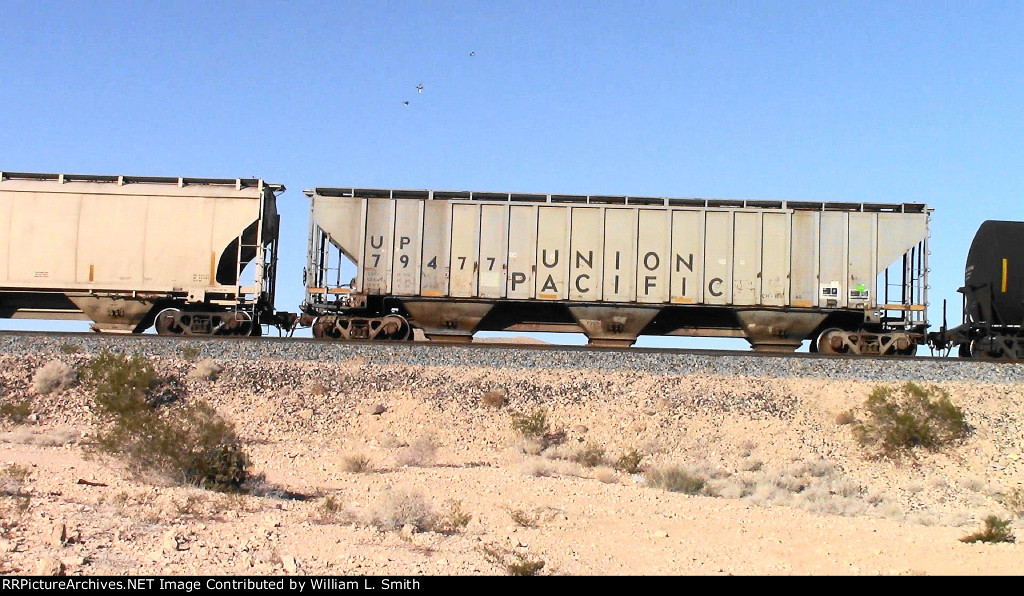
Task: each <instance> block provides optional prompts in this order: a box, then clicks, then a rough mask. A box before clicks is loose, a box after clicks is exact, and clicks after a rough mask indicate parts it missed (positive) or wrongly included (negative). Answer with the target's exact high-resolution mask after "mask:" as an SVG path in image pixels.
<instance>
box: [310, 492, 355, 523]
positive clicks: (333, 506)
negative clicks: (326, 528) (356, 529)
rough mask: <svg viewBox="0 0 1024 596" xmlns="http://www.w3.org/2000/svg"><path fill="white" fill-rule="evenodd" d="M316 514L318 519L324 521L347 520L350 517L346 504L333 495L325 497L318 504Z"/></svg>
mask: <svg viewBox="0 0 1024 596" xmlns="http://www.w3.org/2000/svg"><path fill="white" fill-rule="evenodd" d="M316 514H317V519H319V520H320V521H321V522H324V523H331V522H337V521H347V520H348V519H349V515H348V513H347V512H346V511H345V505H344V504H343V503H342V502H341V500H340V499H337V498H335V497H334V496H333V495H327V496H326V497H324V500H323V501H321V502H320V504H319V505H317V508H316Z"/></svg>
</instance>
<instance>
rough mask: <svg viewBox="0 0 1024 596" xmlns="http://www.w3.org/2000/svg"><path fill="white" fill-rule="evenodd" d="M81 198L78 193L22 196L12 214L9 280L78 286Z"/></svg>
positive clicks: (22, 283)
mask: <svg viewBox="0 0 1024 596" xmlns="http://www.w3.org/2000/svg"><path fill="white" fill-rule="evenodd" d="M81 203H82V198H81V196H80V195H77V194H50V193H44V192H30V193H24V194H21V193H19V196H18V197H17V200H16V202H15V204H14V209H13V213H12V214H11V237H10V238H11V239H10V246H11V247H16V249H17V250H15V251H12V252H11V253H10V258H11V264H10V278H9V281H10V282H12V283H14V284H18V285H20V286H22V287H29V288H32V287H35V288H49V287H65V286H67V285H69V284H72V285H73V284H74V283H75V257H74V255H75V247H76V245H77V243H78V214H79V209H80V207H81Z"/></svg>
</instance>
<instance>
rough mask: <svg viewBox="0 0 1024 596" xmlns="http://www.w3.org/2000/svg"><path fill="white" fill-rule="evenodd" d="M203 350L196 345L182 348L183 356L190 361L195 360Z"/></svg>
mask: <svg viewBox="0 0 1024 596" xmlns="http://www.w3.org/2000/svg"><path fill="white" fill-rule="evenodd" d="M202 353H203V351H202V350H200V349H199V348H197V347H195V346H185V347H183V348H182V349H181V357H182V358H184V359H185V360H188V361H189V362H193V361H195V360H196V359H197V358H199V355H200V354H202Z"/></svg>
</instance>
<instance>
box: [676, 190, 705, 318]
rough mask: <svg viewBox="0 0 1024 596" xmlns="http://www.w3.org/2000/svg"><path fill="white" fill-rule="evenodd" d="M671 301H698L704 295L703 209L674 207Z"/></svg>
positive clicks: (691, 302)
mask: <svg viewBox="0 0 1024 596" xmlns="http://www.w3.org/2000/svg"><path fill="white" fill-rule="evenodd" d="M670 259H671V260H670V264H669V269H670V271H671V277H672V292H671V297H670V301H671V302H673V303H675V304H697V303H700V302H701V301H702V300H703V297H704V212H703V211H689V210H685V211H684V210H681V209H676V210H673V211H672V252H671V253H670Z"/></svg>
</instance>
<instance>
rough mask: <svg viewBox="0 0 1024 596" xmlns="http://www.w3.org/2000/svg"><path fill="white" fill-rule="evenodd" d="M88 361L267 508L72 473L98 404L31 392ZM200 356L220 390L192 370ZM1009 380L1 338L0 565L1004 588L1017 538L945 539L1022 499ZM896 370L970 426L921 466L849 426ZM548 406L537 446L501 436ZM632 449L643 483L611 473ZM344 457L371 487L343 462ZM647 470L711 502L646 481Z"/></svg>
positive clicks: (349, 348) (893, 365)
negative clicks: (0, 516) (429, 517)
mask: <svg viewBox="0 0 1024 596" xmlns="http://www.w3.org/2000/svg"><path fill="white" fill-rule="evenodd" d="M104 348H106V349H110V350H120V351H126V352H136V353H141V354H144V355H146V356H147V357H149V358H150V359H151V360H152V361H153V362H154V364H155V365H156V368H157V370H158V371H159V372H160V373H161V375H162V376H163V377H164V379H165V383H166V387H165V389H166V390H168V391H171V392H173V393H174V394H175V395H177V396H179V398H180V399H183V400H185V401H190V400H203V401H206V402H208V403H210V404H211V405H213V406H214V407H216V408H217V410H218V411H219V412H220V413H221V414H222V415H223V416H225V417H226V418H228V419H230V420H231V421H233V422H234V424H235V425H236V428H237V429H238V432H239V435H240V437H241V438H242V440H243V441H244V442H245V446H246V450H247V451H248V452H249V454H250V456H251V458H252V461H253V468H254V471H256V472H259V473H262V474H264V475H265V476H266V480H265V485H264V490H263V492H262V493H261V494H263V495H264V496H257V495H245V496H235V497H230V496H222V495H217V494H213V493H209V492H205V491H198V490H196V489H191V488H185V487H170V486H164V485H162V484H160V483H155V482H154V481H153V479H149V478H133V477H131V476H130V475H129V474H127V473H126V471H125V470H124V469H123V468H122V467H121V465H120V464H119V463H118V462H116V461H111V460H109V459H103V458H100V459H96V458H91V459H89V458H84V457H83V455H84V452H83V448H82V446H83V445H84V444H85V443H87V442H88V438H89V436H90V433H92V432H93V428H94V424H95V418H94V416H93V412H92V407H91V399H92V398H91V396H90V395H89V393H88V392H87V391H86V390H85V389H84V388H83V387H81V386H80V385H78V386H71V387H66V388H61V389H57V390H54V391H52V392H50V393H45V394H40V393H38V392H35V391H33V378H34V376H35V375H36V374H37V373H38V371H39V370H40V368H42V367H43V366H44V365H46V364H47V363H50V362H53V361H55V360H57V361H61V362H64V363H66V364H67V365H69V366H70V367H72V368H74V367H77V366H80V365H82V364H84V363H86V362H87V361H88V359H89V358H90V357H91V356H92V355H95V354H97V353H99V352H100V350H102V349H104ZM209 360H212V361H215V362H216V363H217V364H218V365H219V366H220V367H222V371H221V372H220V374H219V375H218V376H216V378H205V377H203V376H197V375H196V374H195V373H196V371H197V370H198V369H199V368H200V367H201V366H202V365H203V364H202V363H203V362H204V361H209ZM1022 379H1024V368H1022V365H1020V364H996V363H978V362H959V361H945V360H938V359H936V360H924V359H910V360H864V361H854V360H840V359H827V360H826V359H793V358H784V357H762V356H735V355H722V356H713V355H703V354H677V353H668V352H652V351H643V352H641V351H636V352H610V351H601V352H581V351H567V350H558V349H544V350H533V349H527V350H524V349H518V348H516V347H504V346H502V347H489V348H485V349H481V348H478V347H472V346H418V345H380V346H370V345H350V344H331V343H319V342H313V341H293V342H277V341H248V340H246V341H214V340H186V341H181V340H175V339H166V338H156V337H143V338H139V337H119V338H112V337H101V336H72V337H67V336H41V335H16V334H11V335H0V402H2V403H4V404H16V403H20V402H21V401H23V400H27V401H28V402H29V403H30V404H31V409H32V411H33V418H34V419H35V420H30V421H28V422H26V423H25V424H22V425H15V424H13V423H12V422H10V421H9V420H0V462H5V465H9V464H11V463H15V464H18V465H21V466H25V467H26V468H27V469H28V470H29V471H30V473H29V474H28V476H27V478H26V479H24V480H23V481H17V482H15V480H14V479H12V478H8V479H6V480H4V482H5V483H6V484H5V487H6V488H4V490H5V491H6V492H5V493H4V495H3V498H0V506H3V507H5V508H6V509H5V511H4V513H5V515H6V517H5V518H4V519H6V520H8V521H6V522H5V524H4V527H3V531H2V532H0V573H33V572H46V571H45V570H42V569H40V568H39V565H42V564H43V562H46V563H49V564H51V567H53V566H54V565H55V566H56V568H59V567H60V566H61V565H63V567H64V569H65V573H68V574H82V575H94V574H121V573H153V574H163V575H180V574H281V573H289V574H301V573H312V574H331V575H344V574H360V575H364V574H370V575H384V574H391V575H414V574H427V575H438V574H467V575H469V574H501V573H505V572H506V568H505V565H506V564H507V563H508V562H510V561H511V562H515V561H517V560H528V561H539V560H543V561H544V562H545V566H544V569H543V572H544V573H553V574H609V573H611V574H654V573H658V574H686V573H699V574H728V573H733V574H779V573H783V574H790V573H792V574H807V573H810V574H824V573H828V574H850V573H854V574H876V573H884V574H921V573H925V574H982V573H998V574H1011V573H1017V572H1019V570H1020V561H1021V560H1022V559H1021V557H1022V555H1024V552H1022V550H1021V549H1022V548H1024V547H1022V546H1020V545H1017V544H1001V545H978V544H964V543H962V542H960V540H959V538H960V537H963V536H964V535H966V534H967V533H968V532H970V531H973V530H974V529H977V528H978V527H979V526H980V520H982V519H984V517H985V516H986V515H990V514H996V515H1000V516H1004V517H1010V518H1013V516H1014V515H1016V513H1015V510H1014V508H1013V507H1012V506H1011V505H1009V504H1008V503H1007V500H1006V495H1007V494H1009V493H1011V492H1012V491H1013V490H1015V489H1017V490H1021V487H1022V486H1024V441H1022V437H1024V406H1022V404H1024V384H1022V383H1021V380H1022ZM906 380H914V381H919V382H923V383H925V384H936V385H938V386H939V387H941V388H942V389H944V390H945V391H947V392H948V393H949V395H950V397H951V399H952V400H953V402H954V403H955V404H956V405H957V406H959V407H961V408H962V409H963V410H964V413H965V416H966V418H967V422H968V424H969V425H970V432H969V433H968V434H967V436H966V437H965V438H964V439H963V440H961V441H959V442H957V443H956V444H955V445H953V446H951V447H949V448H947V449H944V450H941V451H938V452H930V451H924V450H916V451H915V452H914V453H913V455H912V456H910V457H907V458H904V459H901V460H898V461H895V460H885V459H877V458H873V457H871V456H870V454H868V453H866V452H865V451H864V449H863V448H862V447H861V446H860V445H859V444H858V443H857V442H856V441H855V439H854V438H853V435H852V432H851V428H852V424H850V421H849V417H850V415H851V414H852V416H853V418H854V419H857V420H860V419H863V403H864V400H865V398H866V397H867V395H868V393H870V391H871V390H872V388H873V387H875V386H876V385H878V384H881V383H885V384H889V385H897V384H899V383H901V382H903V381H906ZM488 395H490V396H491V397H493V396H494V395H499V396H501V397H503V398H504V404H502V405H500V406H498V407H495V406H493V405H488V403H487V396H488ZM541 408H542V409H543V410H544V411H545V412H546V413H547V418H548V423H549V425H550V435H551V441H550V443H551V445H550V446H549V447H548V448H547V449H546V450H544V451H540V450H539V447H538V446H537V445H535V444H531V443H529V442H524V441H523V440H522V439H521V438H518V437H517V436H516V434H515V432H514V431H513V429H512V424H511V420H512V416H511V413H512V412H520V413H529V412H534V411H536V410H537V409H541ZM588 448H589V449H590V451H591V453H592V454H593V453H595V452H603V454H602V457H601V459H603V462H601V464H600V465H598V466H597V467H587V466H585V465H582V464H580V463H578V462H575V461H573V459H574V458H578V457H579V455H580V454H581V453H582V452H583V451H585V450H586V449H588ZM631 450H637V451H639V452H641V453H642V454H643V456H644V460H643V463H644V466H645V472H643V473H640V474H627V473H623V472H621V471H615V470H613V469H612V464H613V463H614V462H615V460H616V459H618V458H619V457H620V456H621V455H624V454H626V453H628V452H630V451H631ZM354 455H362V456H365V458H366V459H367V460H368V461H369V462H370V463H369V468H368V470H367V471H364V472H352V471H348V470H347V465H346V463H347V462H348V461H349V460H350V459H351V458H352V456H354ZM664 466H680V467H682V468H684V469H686V470H687V471H688V472H689V473H691V474H693V475H695V476H698V477H700V478H702V479H703V480H705V482H706V485H705V488H704V489H703V490H702V492H701V493H700V494H699V495H686V494H681V493H674V492H668V491H665V490H662V489H658V488H654V487H650V486H647V485H646V484H645V483H646V481H647V480H648V478H649V477H650V471H651V470H655V469H658V468H663V467H664ZM79 480H86V481H88V482H92V483H98V484H100V485H102V486H96V485H93V484H80V483H79V482H78V481H79ZM396 491H398V492H403V493H404V494H411V495H418V497H419V498H420V499H421V501H420V502H421V503H422V506H423V507H427V508H430V509H432V510H433V511H434V512H435V513H436V512H439V511H443V510H445V508H446V507H447V506H448V504H449V503H450V501H452V500H455V501H458V502H459V503H460V505H461V507H462V509H463V511H465V512H466V513H468V514H469V515H470V517H471V521H470V522H469V523H468V525H467V526H466V527H465V528H463V529H461V530H459V531H457V532H454V533H447V534H446V533H443V532H436V531H429V530H416V528H414V527H404V528H403V529H399V530H390V529H387V527H389V524H388V523H385V522H386V521H387V518H388V515H389V514H390V513H394V512H393V511H390V512H389V511H388V510H387V507H388V505H387V503H389V502H391V501H390V499H391V497H390V496H389V495H393V494H395V493H396ZM287 493H294V494H301V495H306V496H308V497H309V498H308V499H306V500H295V499H282V498H280V495H283V494H287ZM1021 494H1022V495H1024V493H1021ZM24 496H29V497H30V504H29V505H28V506H27V508H26V510H25V511H22V512H20V513H18V512H17V511H16V509H17V504H18V503H21V502H22V501H19V500H18V499H20V498H22V497H24ZM327 497H331V499H332V500H333V502H335V503H336V504H339V505H340V510H338V511H334V512H328V511H326V510H325V502H326V501H325V499H326V498H327ZM1021 506H1022V507H1024V504H1021ZM524 517H525V518H528V521H530V522H532V523H523V518H524ZM382 519H383V520H384V521H382ZM61 527H63V528H64V534H65V538H64V539H61V538H60V532H59V531H58V530H59V528H61ZM1015 528H1016V529H1017V530H1018V533H1019V532H1020V530H1021V528H1020V522H1019V520H1018V521H1016V522H1015Z"/></svg>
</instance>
